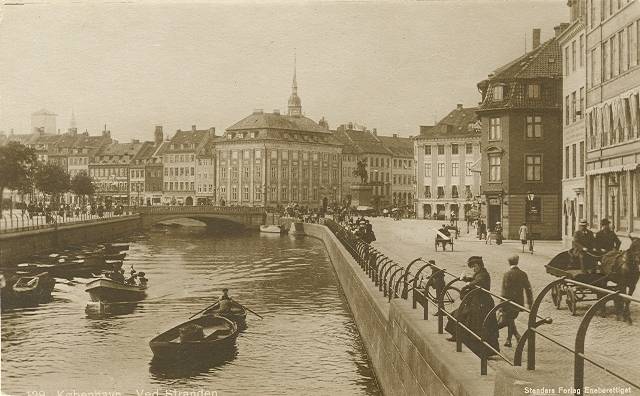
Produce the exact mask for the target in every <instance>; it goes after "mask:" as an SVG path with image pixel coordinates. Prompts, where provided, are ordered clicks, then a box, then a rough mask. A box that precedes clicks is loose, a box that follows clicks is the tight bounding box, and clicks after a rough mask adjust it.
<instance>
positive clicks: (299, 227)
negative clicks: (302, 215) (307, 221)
mask: <svg viewBox="0 0 640 396" xmlns="http://www.w3.org/2000/svg"><path fill="white" fill-rule="evenodd" d="M289 235H294V236H304V235H305V233H304V223H302V222H300V221H294V222H293V223H291V228H290V229H289Z"/></svg>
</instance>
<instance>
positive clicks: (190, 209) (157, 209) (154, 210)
mask: <svg viewBox="0 0 640 396" xmlns="http://www.w3.org/2000/svg"><path fill="white" fill-rule="evenodd" d="M126 209H127V210H128V211H130V212H132V213H140V214H149V215H152V214H172V213H189V214H191V213H207V214H212V213H214V214H233V215H237V214H262V213H265V209H264V208H262V207H256V206H212V205H197V206H175V205H174V206H169V205H163V206H160V205H157V206H128V207H126Z"/></svg>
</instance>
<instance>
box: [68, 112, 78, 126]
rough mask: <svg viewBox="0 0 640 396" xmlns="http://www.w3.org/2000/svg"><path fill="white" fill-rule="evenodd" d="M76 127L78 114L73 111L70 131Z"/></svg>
mask: <svg viewBox="0 0 640 396" xmlns="http://www.w3.org/2000/svg"><path fill="white" fill-rule="evenodd" d="M75 128H77V126H76V113H75V112H74V111H73V109H71V120H70V121H69V129H75Z"/></svg>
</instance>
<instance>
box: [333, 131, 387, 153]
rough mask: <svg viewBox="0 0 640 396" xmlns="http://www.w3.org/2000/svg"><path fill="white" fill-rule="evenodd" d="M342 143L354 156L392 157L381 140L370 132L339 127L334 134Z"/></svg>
mask: <svg viewBox="0 0 640 396" xmlns="http://www.w3.org/2000/svg"><path fill="white" fill-rule="evenodd" d="M333 136H335V137H336V138H337V139H338V140H339V141H340V142H342V143H343V144H344V145H345V146H347V147H348V148H349V150H348V151H350V152H351V153H353V154H379V155H392V152H391V151H390V150H388V149H387V148H386V147H385V146H384V145H383V144H382V142H381V141H380V140H378V139H377V138H376V136H374V135H373V133H371V132H370V131H361V130H356V129H349V128H346V127H344V126H339V127H338V129H337V130H336V131H335V132H334V133H333Z"/></svg>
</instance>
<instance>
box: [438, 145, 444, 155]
mask: <svg viewBox="0 0 640 396" xmlns="http://www.w3.org/2000/svg"><path fill="white" fill-rule="evenodd" d="M438 155H444V145H442V144H439V145H438Z"/></svg>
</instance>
